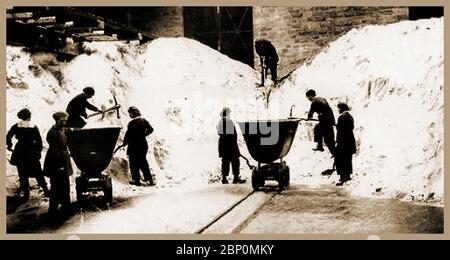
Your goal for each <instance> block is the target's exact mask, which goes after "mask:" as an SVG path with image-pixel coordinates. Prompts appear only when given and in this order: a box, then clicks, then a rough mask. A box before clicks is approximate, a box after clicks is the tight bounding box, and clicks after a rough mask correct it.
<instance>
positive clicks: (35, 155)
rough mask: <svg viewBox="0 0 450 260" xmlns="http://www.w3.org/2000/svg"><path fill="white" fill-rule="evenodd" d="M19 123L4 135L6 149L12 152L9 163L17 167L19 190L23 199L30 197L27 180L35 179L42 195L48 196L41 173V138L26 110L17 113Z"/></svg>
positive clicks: (28, 111)
mask: <svg viewBox="0 0 450 260" xmlns="http://www.w3.org/2000/svg"><path fill="white" fill-rule="evenodd" d="M17 117H18V118H19V119H20V121H19V122H18V123H16V124H14V125H13V126H12V127H11V128H10V129H9V131H8V133H7V135H6V144H7V149H8V150H9V151H12V154H11V159H10V163H11V164H12V165H15V166H16V167H17V172H18V174H19V182H20V188H21V190H22V191H23V193H24V197H25V198H28V197H29V196H30V190H29V189H30V183H29V181H28V179H29V178H30V177H35V178H36V180H37V182H38V184H39V186H41V187H42V189H43V190H44V195H45V196H49V190H48V188H47V183H46V181H45V178H44V175H43V173H42V168H41V162H40V161H39V160H40V159H41V152H42V138H41V134H40V133H39V129H38V127H37V126H36V125H33V124H31V121H30V120H31V112H30V110H28V109H27V108H24V109H22V110H20V111H19V112H18V113H17ZM13 137H15V138H16V139H17V143H16V145H15V147H14V149H12V147H13V143H12V139H13Z"/></svg>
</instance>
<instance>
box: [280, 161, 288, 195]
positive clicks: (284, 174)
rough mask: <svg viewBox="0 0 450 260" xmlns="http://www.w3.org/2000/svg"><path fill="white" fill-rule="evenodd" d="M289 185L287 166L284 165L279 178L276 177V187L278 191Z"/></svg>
mask: <svg viewBox="0 0 450 260" xmlns="http://www.w3.org/2000/svg"><path fill="white" fill-rule="evenodd" d="M288 186H289V167H288V166H286V168H284V169H283V170H282V172H281V173H280V176H279V179H278V189H279V190H280V191H282V190H284V189H286V188H287V187H288Z"/></svg>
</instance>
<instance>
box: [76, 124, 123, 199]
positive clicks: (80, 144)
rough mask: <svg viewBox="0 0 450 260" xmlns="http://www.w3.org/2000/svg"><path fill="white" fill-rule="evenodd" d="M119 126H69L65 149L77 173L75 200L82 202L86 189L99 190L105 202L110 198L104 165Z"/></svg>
mask: <svg viewBox="0 0 450 260" xmlns="http://www.w3.org/2000/svg"><path fill="white" fill-rule="evenodd" d="M120 129H121V127H105V128H91V129H89V128H87V129H73V130H72V131H69V132H68V134H67V140H68V145H69V150H70V153H71V156H72V158H73V160H74V161H75V164H76V165H77V167H78V169H80V171H81V174H80V176H78V177H77V178H76V179H75V184H76V193H77V201H78V202H80V204H83V203H84V202H85V198H86V196H85V195H86V194H87V193H89V192H98V191H103V195H104V196H103V197H104V199H105V200H106V203H112V201H113V188H112V182H111V177H110V176H109V175H108V174H105V173H103V171H104V170H105V169H106V167H108V165H109V163H110V161H111V158H112V155H113V151H114V147H115V146H116V142H117V138H118V137H119V133H120Z"/></svg>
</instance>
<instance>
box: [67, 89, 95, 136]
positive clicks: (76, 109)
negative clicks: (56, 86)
mask: <svg viewBox="0 0 450 260" xmlns="http://www.w3.org/2000/svg"><path fill="white" fill-rule="evenodd" d="M94 94H95V90H94V89H93V88H92V87H86V88H84V89H83V93H81V94H79V95H77V96H76V97H74V98H73V99H72V100H71V101H70V102H69V104H68V105H67V109H66V111H67V114H69V118H68V119H67V124H66V127H76V128H82V127H84V126H85V125H86V121H84V119H83V117H84V118H87V117H88V116H87V113H86V109H89V110H92V111H94V112H99V111H100V110H99V109H98V108H97V107H96V106H94V105H92V104H91V103H89V102H88V99H90V98H92V97H93V96H94Z"/></svg>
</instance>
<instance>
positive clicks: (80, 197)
mask: <svg viewBox="0 0 450 260" xmlns="http://www.w3.org/2000/svg"><path fill="white" fill-rule="evenodd" d="M75 184H76V187H75V190H76V191H77V201H78V203H79V204H80V205H83V203H84V196H83V190H84V185H83V179H82V178H81V177H77V178H76V179H75Z"/></svg>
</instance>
